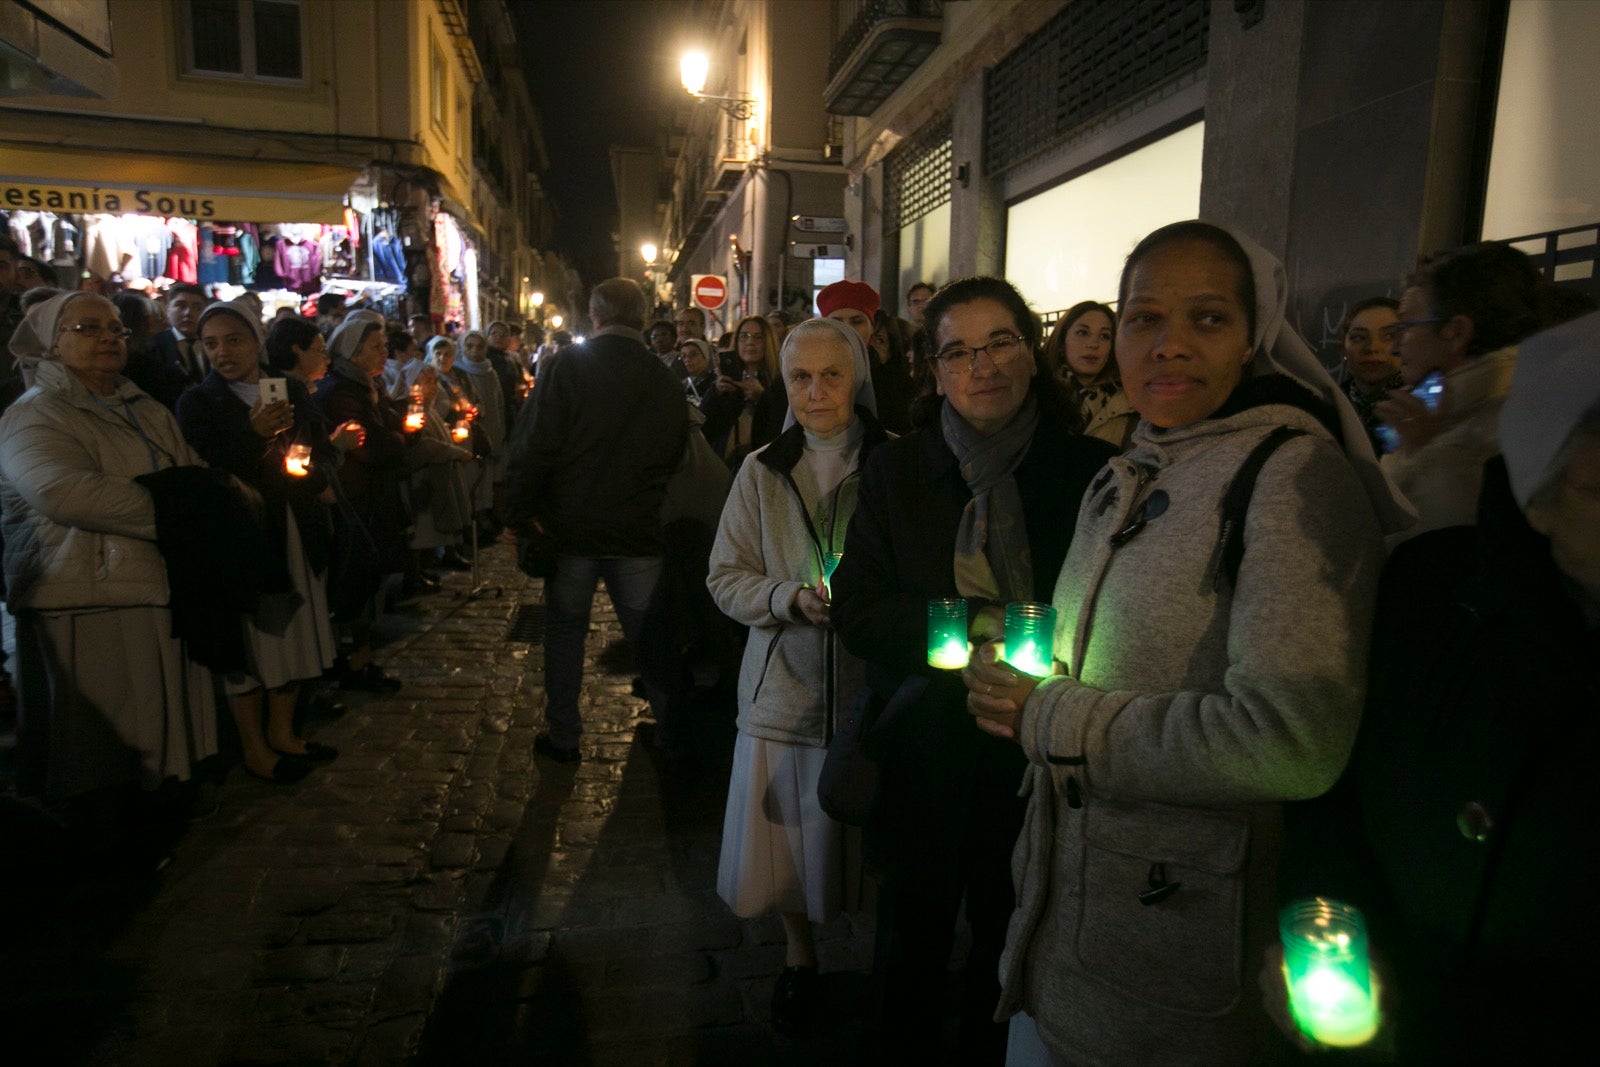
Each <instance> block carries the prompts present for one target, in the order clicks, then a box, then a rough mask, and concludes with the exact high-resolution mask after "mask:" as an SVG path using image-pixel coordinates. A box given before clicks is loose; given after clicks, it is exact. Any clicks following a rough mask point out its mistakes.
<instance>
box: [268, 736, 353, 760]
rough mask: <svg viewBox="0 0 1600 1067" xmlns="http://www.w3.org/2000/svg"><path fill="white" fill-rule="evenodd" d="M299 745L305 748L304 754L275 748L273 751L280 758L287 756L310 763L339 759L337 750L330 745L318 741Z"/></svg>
mask: <svg viewBox="0 0 1600 1067" xmlns="http://www.w3.org/2000/svg"><path fill="white" fill-rule="evenodd" d="M301 743H302V744H303V745H305V746H306V750H305V751H304V752H285V751H284V750H283V749H281V748H275V749H273V751H274V752H276V753H277V754H278V755H280V756H288V757H289V758H290V759H301V760H310V761H311V762H312V763H327V762H328V761H329V760H335V759H338V758H339V750H338V749H336V748H334V747H333V746H332V745H324V744H322V743H321V742H318V741H303V742H301Z"/></svg>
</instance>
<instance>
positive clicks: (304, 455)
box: [283, 445, 311, 478]
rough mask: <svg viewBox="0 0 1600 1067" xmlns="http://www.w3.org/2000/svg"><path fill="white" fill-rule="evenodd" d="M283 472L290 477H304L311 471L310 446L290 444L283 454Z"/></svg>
mask: <svg viewBox="0 0 1600 1067" xmlns="http://www.w3.org/2000/svg"><path fill="white" fill-rule="evenodd" d="M283 469H284V473H286V474H288V475H289V476H290V477H291V478H304V477H305V476H306V475H308V474H310V473H311V446H310V445H290V446H289V448H288V449H287V450H286V451H285V452H284V454H283Z"/></svg>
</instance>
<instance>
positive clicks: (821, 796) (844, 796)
mask: <svg viewBox="0 0 1600 1067" xmlns="http://www.w3.org/2000/svg"><path fill="white" fill-rule="evenodd" d="M927 691H928V679H927V678H924V677H923V676H921V675H918V674H913V675H911V676H909V677H908V678H906V680H905V681H903V682H901V683H900V688H898V689H896V690H895V691H894V695H893V696H891V697H890V698H889V699H888V700H884V699H883V697H882V696H880V695H879V694H878V692H877V690H875V689H873V688H872V686H870V685H868V686H862V688H861V691H860V692H859V693H857V694H856V698H855V700H854V701H852V702H851V704H850V710H849V711H847V712H845V714H844V717H843V718H842V719H840V720H839V721H838V722H837V723H836V724H835V725H834V731H833V739H832V740H830V741H829V742H828V754H827V755H826V756H824V757H823V759H822V773H821V774H820V775H818V777H817V801H818V803H820V804H821V805H822V810H823V811H824V812H826V813H827V814H828V817H829V818H831V819H834V820H835V821H837V822H842V823H845V824H846V825H849V826H865V825H867V821H868V820H869V819H870V818H871V817H872V811H873V809H874V808H876V807H877V806H878V791H879V789H880V783H881V781H882V778H883V768H882V765H881V764H882V753H881V752H879V751H875V750H876V748H877V745H876V740H877V738H878V736H879V735H881V734H882V733H883V732H884V731H885V730H887V729H888V728H889V727H890V726H892V725H893V724H894V721H895V720H896V719H898V718H899V717H900V716H901V715H903V714H904V713H905V712H906V710H907V709H908V708H911V707H913V706H914V705H915V704H916V703H917V702H918V701H920V700H921V699H922V695H923V694H924V693H926V692H927Z"/></svg>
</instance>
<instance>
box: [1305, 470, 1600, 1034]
mask: <svg viewBox="0 0 1600 1067" xmlns="http://www.w3.org/2000/svg"><path fill="white" fill-rule="evenodd" d="M1562 583H1563V580H1562V578H1561V577H1560V575H1559V573H1558V572H1557V570H1556V568H1555V565H1554V564H1553V563H1552V562H1551V559H1550V548H1549V543H1548V541H1546V540H1545V539H1544V538H1543V537H1541V536H1539V535H1538V534H1536V533H1535V532H1534V531H1533V530H1532V529H1531V528H1529V527H1528V526H1527V524H1526V522H1525V521H1524V519H1523V517H1522V514H1521V512H1520V511H1519V510H1518V509H1517V507H1516V504H1515V502H1514V501H1513V499H1512V498H1511V492H1510V485H1509V483H1508V481H1507V479H1506V474H1505V467H1504V464H1503V462H1501V461H1500V460H1498V459H1497V460H1495V461H1492V462H1491V463H1490V464H1489V465H1488V467H1487V468H1486V470H1485V479H1484V490H1483V497H1482V501H1481V504H1480V514H1479V525H1478V526H1477V527H1465V526H1460V527H1451V528H1447V529H1443V530H1437V531H1433V532H1431V533H1427V534H1424V535H1422V536H1420V537H1417V538H1414V539H1412V540H1410V541H1408V542H1406V543H1405V544H1404V545H1402V546H1401V547H1400V548H1399V549H1397V550H1396V551H1395V553H1394V555H1393V557H1391V559H1390V561H1389V564H1388V567H1387V568H1386V570H1385V571H1384V577H1383V585H1382V587H1381V589H1380V593H1379V600H1378V614H1377V619H1376V625H1375V627H1374V630H1373V652H1372V663H1371V669H1370V671H1369V675H1368V679H1369V680H1368V686H1369V691H1368V700H1367V711H1366V716H1365V718H1364V719H1363V721H1362V727H1361V734H1360V736H1359V738H1358V740H1357V743H1356V751H1355V755H1354V757H1353V758H1352V761H1351V764H1350V767H1349V768H1348V769H1347V771H1346V773H1345V776H1344V778H1343V779H1342V780H1341V781H1340V783H1339V785H1338V786H1336V787H1335V789H1334V791H1333V792H1332V793H1330V794H1329V795H1328V796H1327V797H1324V798H1322V799H1321V800H1320V801H1316V802H1312V803H1311V804H1307V805H1304V806H1302V807H1300V808H1299V809H1298V810H1291V812H1290V814H1291V816H1292V820H1291V822H1290V824H1289V826H1290V837H1289V846H1290V847H1289V849H1288V851H1287V852H1286V857H1285V861H1284V871H1283V882H1284V885H1283V890H1284V895H1285V897H1286V898H1292V897H1299V896H1309V895H1313V894H1323V895H1328V896H1333V897H1336V898H1339V899H1344V900H1346V901H1348V902H1349V903H1353V904H1356V905H1358V906H1359V907H1361V908H1362V909H1363V910H1364V911H1365V912H1366V913H1367V918H1368V923H1369V930H1370V939H1371V942H1372V944H1373V946H1374V948H1375V949H1376V951H1377V952H1378V953H1379V954H1380V955H1382V956H1383V957H1384V958H1385V959H1386V960H1387V961H1388V962H1389V964H1390V966H1391V968H1392V980H1397V982H1398V985H1399V989H1398V993H1399V996H1398V998H1397V999H1398V1008H1397V1017H1396V1021H1397V1024H1398V1032H1397V1036H1398V1040H1399V1049H1400V1057H1401V1060H1402V1062H1408V1063H1409V1062H1436V1063H1463V1062H1478V1061H1481V1062H1494V1063H1511V1062H1528V1063H1564V1062H1577V1061H1579V1060H1580V1059H1582V1058H1585V1050H1587V1048H1588V1046H1589V1044H1590V1035H1589V1031H1588V1023H1589V1018H1588V1012H1589V1011H1591V1010H1592V999H1593V998H1592V990H1593V988H1594V986H1593V968H1594V961H1595V959H1596V958H1600V925H1597V924H1596V923H1595V922H1593V921H1592V918H1591V917H1590V916H1589V915H1588V914H1587V909H1588V907H1589V906H1590V901H1589V897H1588V894H1589V892H1590V891H1592V889H1593V887H1594V886H1596V885H1600V851H1597V850H1596V848H1595V846H1594V842H1595V827H1596V825H1597V822H1600V794H1597V793H1596V790H1595V784H1594V775H1595V770H1594V764H1595V758H1596V754H1597V753H1600V671H1597V669H1596V663H1597V653H1600V640H1597V634H1596V632H1595V631H1594V630H1592V629H1589V628H1587V627H1586V626H1585V624H1584V622H1583V620H1582V618H1581V617H1580V614H1579V612H1578V609H1577V606H1576V604H1575V602H1574V601H1573V599H1572V598H1571V597H1570V596H1569V595H1568V594H1567V592H1566V591H1565V589H1564V588H1563V584H1562ZM1480 835H1481V836H1482V840H1478V837H1479V836H1480Z"/></svg>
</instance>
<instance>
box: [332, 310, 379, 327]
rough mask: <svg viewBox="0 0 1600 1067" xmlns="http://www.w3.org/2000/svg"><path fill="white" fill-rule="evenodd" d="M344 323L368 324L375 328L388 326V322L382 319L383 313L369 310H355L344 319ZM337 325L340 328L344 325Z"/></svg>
mask: <svg viewBox="0 0 1600 1067" xmlns="http://www.w3.org/2000/svg"><path fill="white" fill-rule="evenodd" d="M344 322H370V323H372V324H374V325H376V326H386V325H388V320H386V319H385V318H384V317H383V313H382V312H380V311H374V310H372V309H371V308H356V309H355V310H353V311H351V312H350V313H349V314H347V315H346V316H345V317H344ZM339 325H341V326H342V325H344V323H343V322H342V323H340V324H339Z"/></svg>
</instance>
